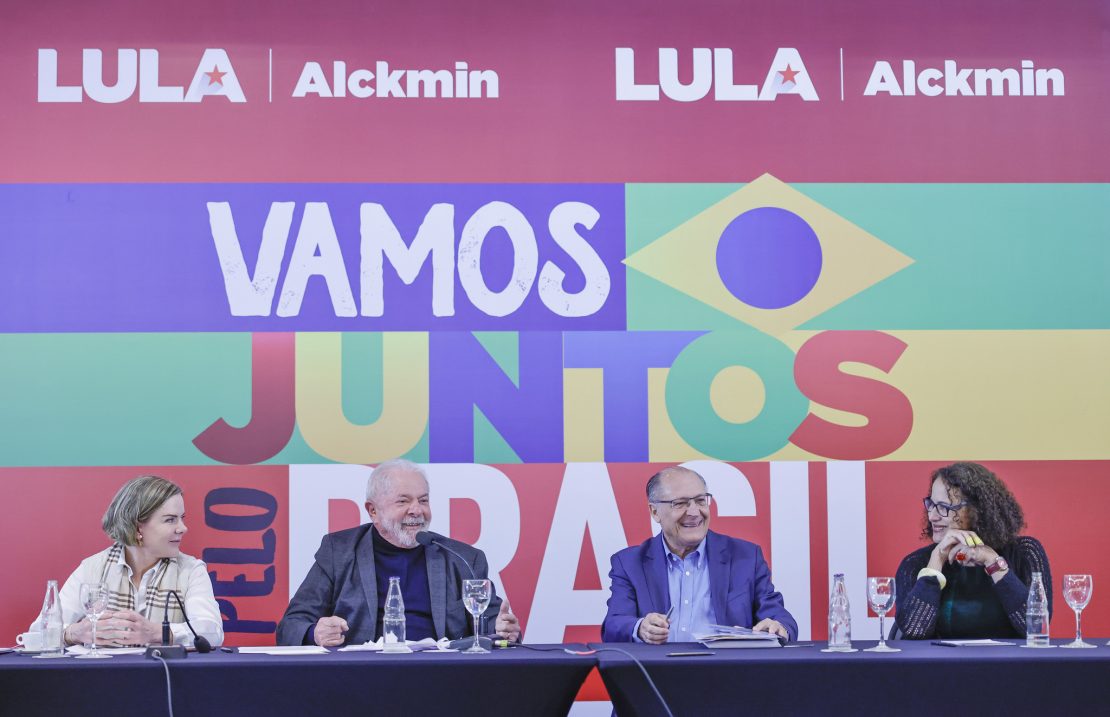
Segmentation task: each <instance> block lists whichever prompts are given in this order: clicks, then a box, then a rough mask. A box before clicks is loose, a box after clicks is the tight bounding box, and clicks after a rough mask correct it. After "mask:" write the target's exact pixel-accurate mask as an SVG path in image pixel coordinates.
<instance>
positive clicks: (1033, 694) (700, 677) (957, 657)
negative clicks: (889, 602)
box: [597, 638, 1110, 717]
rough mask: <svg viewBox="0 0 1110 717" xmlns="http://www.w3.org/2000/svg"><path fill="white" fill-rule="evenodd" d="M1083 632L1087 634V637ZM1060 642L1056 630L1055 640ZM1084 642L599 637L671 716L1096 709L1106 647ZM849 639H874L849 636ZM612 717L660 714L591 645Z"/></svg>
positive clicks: (930, 715)
mask: <svg viewBox="0 0 1110 717" xmlns="http://www.w3.org/2000/svg"><path fill="white" fill-rule="evenodd" d="M1088 641H1091V640H1088ZM1053 642H1054V643H1055V644H1062V643H1063V642H1066V641H1063V640H1054V641H1053ZM1093 642H1095V644H1097V645H1099V647H1098V648H1097V649H1093V650H1065V649H1060V648H1055V649H1025V648H1021V647H1017V646H1016V645H1015V646H1013V647H942V646H938V645H933V644H931V643H930V642H928V641H895V642H890V643H889V644H890V645H891V646H893V647H899V648H901V649H902V652H898V653H874V652H863V651H860V652H854V653H847V654H843V653H842V654H837V653H823V652H821V648H822V647H824V643H817V644H816V645H813V644H812V643H811V644H810V646H797V647H785V648H772V649H717V650H714V651H713V652H714V654H713V655H710V656H701V657H668V656H667V655H668V653H671V652H679V651H690V652H697V651H704V650H705V648H704V647H702V646H701V645H697V644H686V645H682V644H672V645H663V646H653V645H640V644H627V645H606V646H605V647H615V648H619V649H621V650H625V651H627V652H628V653H630V654H632V655H634V656H635V657H636V658H637V659H639V660H640V662H641V663H642V664H643V665H644V667H645V668H646V669H647V670H648V673H649V674H650V675H651V677H652V679H653V681H654V682H655V685H656V686H657V688H658V689H659V691H660V693H661V694H662V696H663V698H664V699H665V700H666V702H667V704H668V705H669V706H670V708H671V711H672V712H673V714H674V715H675V717H680V716H681V715H690V716H696V717H710V716H711V715H729V717H733V716H735V715H760V716H764V715H826V714H827V715H856V714H859V715H862V714H891V715H898V717H906V716H907V715H922V716H923V717H926V716H927V717H937V715H944V714H958V715H1008V716H1012V715H1057V714H1059V715H1064V714H1067V715H1095V714H1105V711H1104V710H1106V709H1107V708H1108V707H1107V706H1108V705H1110V647H1106V639H1105V638H1103V639H1100V640H1096V641H1093ZM853 644H854V645H855V646H857V647H873V646H874V645H875V643H874V642H873V641H872V642H865V641H861V642H859V643H856V642H853ZM597 656H598V663H599V668H600V671H601V677H602V679H603V680H604V682H605V686H606V688H607V689H608V690H609V694H610V696H611V697H612V700H613V706H614V708H615V709H616V712H617V714H618V715H620V716H621V717H626V716H631V715H634V716H635V717H656V716H662V715H665V714H666V712H664V710H663V708H662V706H661V705H660V702H659V699H658V697H656V696H655V695H654V693H653V692H652V691H651V689H650V687H649V686H648V684H647V681H646V680H645V679H644V676H643V674H642V673H641V672H640V670H639V668H638V667H637V666H636V665H635V663H634V662H633V661H632V660H630V659H629V658H628V657H627V656H625V655H623V654H621V653H618V652H613V651H602V652H599V653H598V655H597Z"/></svg>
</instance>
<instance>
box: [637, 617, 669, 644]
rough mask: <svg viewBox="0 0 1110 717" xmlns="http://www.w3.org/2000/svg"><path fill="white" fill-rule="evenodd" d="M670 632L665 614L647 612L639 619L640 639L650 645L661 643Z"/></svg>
mask: <svg viewBox="0 0 1110 717" xmlns="http://www.w3.org/2000/svg"><path fill="white" fill-rule="evenodd" d="M670 634H671V621H670V620H668V619H667V616H666V615H660V614H659V613H657V612H649V613H648V614H647V615H645V616H644V619H643V620H641V621H640V639H641V640H643V641H644V642H647V643H649V644H652V645H662V644H663V643H664V642H666V641H667V636H668V635H670Z"/></svg>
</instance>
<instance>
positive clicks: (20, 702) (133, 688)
mask: <svg viewBox="0 0 1110 717" xmlns="http://www.w3.org/2000/svg"><path fill="white" fill-rule="evenodd" d="M167 664H168V667H169V671H170V680H171V683H172V687H173V709H174V715H175V717H188V716H190V715H197V716H201V715H203V717H212V716H213V715H221V714H249V715H266V716H267V717H283V716H286V715H288V716H289V717H294V716H295V717H302V716H303V715H327V716H328V717H339V716H341V715H375V714H376V715H381V714H411V715H424V714H429V715H430V714H443V715H484V714H503V715H539V716H546V715H551V716H552V717H556V716H561V715H565V714H566V713H567V711H568V710H569V709H570V706H571V704H572V703H573V701H574V697H575V695H576V694H577V692H578V689H579V687H580V686H581V685H582V681H583V680H584V679H585V678H586V675H587V674H588V673H589V671H590V670H591V669H593V667H594V666H595V665H596V661H595V659H594V658H593V657H588V656H575V655H568V654H566V653H563V652H561V651H560V652H537V651H532V650H523V649H519V648H518V649H512V650H497V651H494V652H492V653H490V654H488V655H463V654H459V653H433V652H419V653H415V654H411V655H384V654H380V653H369V652H335V651H332V652H330V653H329V654H326V655H297V656H291V655H283V656H277V655H254V654H227V653H223V652H213V653H209V654H207V655H199V654H190V655H189V656H188V658H186V659H184V660H173V661H170V662H169V663H167ZM83 714H87V715H106V716H107V715H111V716H112V717H117V716H118V717H131V716H132V715H133V716H134V717H161V716H162V715H167V714H168V710H167V705H166V675H165V671H164V669H163V666H162V663H161V662H158V661H156V660H150V659H146V658H144V657H142V656H140V655H120V656H115V657H113V658H112V659H110V660H77V659H73V658H70V657H66V658H60V659H55V660H35V659H32V658H31V657H30V656H25V655H18V654H10V653H9V654H3V655H0V715H4V717H7V716H8V715H13V716H14V715H20V716H36V715H43V716H44V717H45V716H48V715H49V716H57V717H69V716H71V715H83Z"/></svg>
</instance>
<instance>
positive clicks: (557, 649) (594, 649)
mask: <svg viewBox="0 0 1110 717" xmlns="http://www.w3.org/2000/svg"><path fill="white" fill-rule="evenodd" d="M583 644H584V645H585V646H586V649H585V650H571V649H569V648H566V647H534V646H533V645H525V644H524V643H522V642H516V643H510V644H508V645H502V647H523V648H524V649H525V650H535V651H536V652H565V653H567V654H568V655H592V654H593V653H595V652H619V653H621V654H622V655H624V656H625V657H627V658H628V659H630V660H632V661H633V662H634V663H636V667H639V668H640V672H642V673H643V675H644V679H645V680H647V683H648V687H650V688H651V691H652V692H654V693H655V696H656V698H658V699H659V704H661V705H663V710H664V711H665V712H666V713H667V715H668V717H674V713H673V712H671V708H670V707H669V706H668V705H667V701H666V700H665V699H663V695H662V694H661V693H660V692H659V688H658V687H656V686H655V681H654V680H652V679H651V675H649V674H648V671H647V668H646V667H644V664H643V663H642V662H640V661H639V660H638V659H636V656H635V655H633V654H632V653H631V652H629V651H628V650H622V649H621V648H619V647H604V646H601V647H591V646H590V643H588V642H587V643H583Z"/></svg>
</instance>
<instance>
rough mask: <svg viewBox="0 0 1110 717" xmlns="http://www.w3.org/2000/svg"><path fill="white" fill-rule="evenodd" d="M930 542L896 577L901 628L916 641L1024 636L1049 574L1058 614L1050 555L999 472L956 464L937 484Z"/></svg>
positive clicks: (930, 508) (928, 512)
mask: <svg viewBox="0 0 1110 717" xmlns="http://www.w3.org/2000/svg"><path fill="white" fill-rule="evenodd" d="M929 481H930V485H931V487H932V489H931V492H930V494H929V497H927V498H925V525H924V529H923V531H922V538H926V539H931V540H932V541H933V545H927V546H925V547H923V548H921V549H919V550H915V551H914V552H912V553H910V554H909V555H907V556H906V557H905V558H904V559H903V560H902V564H901V565H899V566H898V574H897V576H896V578H895V580H896V583H897V584H896V589H897V600H898V603H897V605H898V608H897V613H896V615H895V622H896V631H899V632H901V637H904V638H906V639H910V640H924V639H929V638H935V637H940V638H985V637H1024V636H1025V602H1026V599H1027V598H1028V596H1029V585H1030V583H1032V581H1033V573H1034V572H1039V573H1041V579H1042V580H1043V581H1044V587H1045V592H1046V593H1047V594H1048V610H1049V614H1050V615H1051V613H1052V576H1051V574H1050V573H1049V568H1048V556H1047V555H1045V552H1044V547H1042V546H1041V544H1040V542H1039V541H1037V540H1036V539H1035V538H1030V537H1029V536H1026V535H1018V531H1020V530H1021V529H1022V528H1024V527H1025V516H1024V515H1023V514H1022V511H1021V506H1020V505H1018V502H1017V499H1015V498H1014V495H1013V493H1011V492H1010V490H1009V489H1008V488H1007V487H1006V485H1005V484H1004V483H1003V482H1002V481H1001V480H999V479H998V476H996V475H995V474H994V473H992V472H990V471H989V470H987V469H986V468H985V467H983V466H981V465H979V464H978V463H953V464H952V465H950V466H945V467H944V468H938V469H937V470H936V471H934V472H933V474H932V476H931V477H930V479H929Z"/></svg>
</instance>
